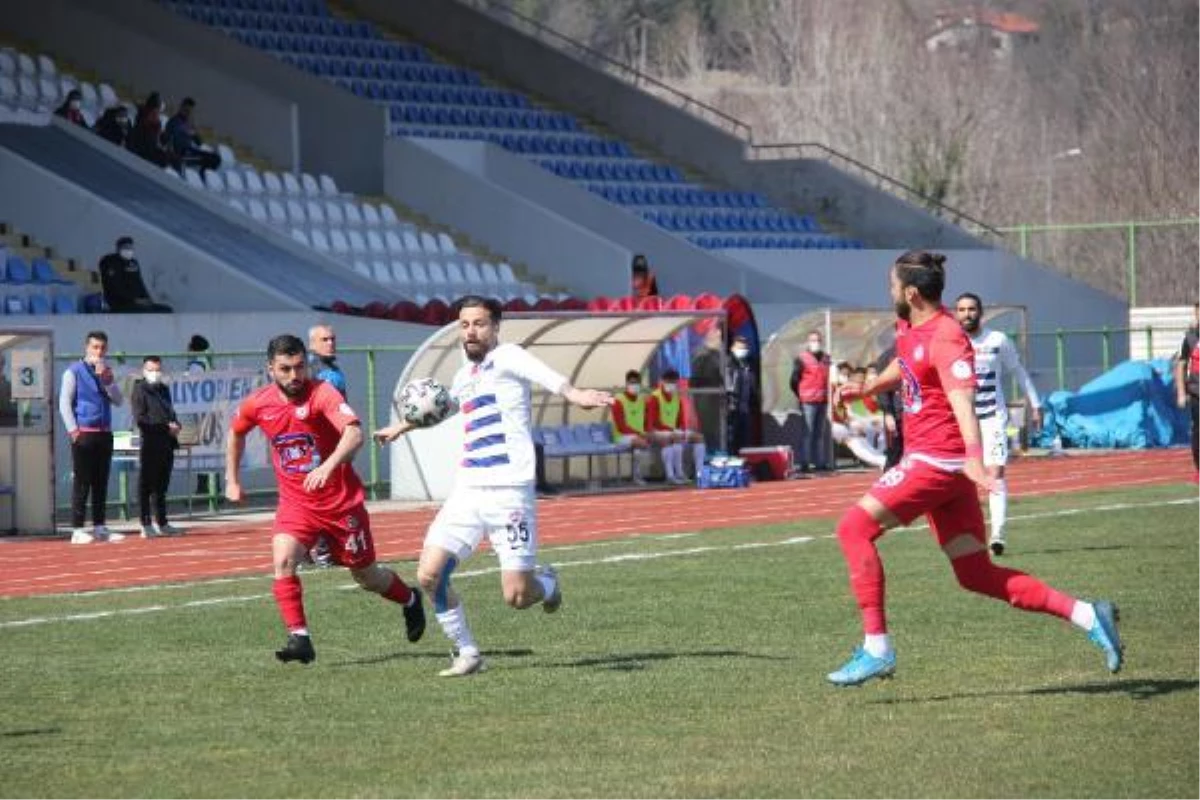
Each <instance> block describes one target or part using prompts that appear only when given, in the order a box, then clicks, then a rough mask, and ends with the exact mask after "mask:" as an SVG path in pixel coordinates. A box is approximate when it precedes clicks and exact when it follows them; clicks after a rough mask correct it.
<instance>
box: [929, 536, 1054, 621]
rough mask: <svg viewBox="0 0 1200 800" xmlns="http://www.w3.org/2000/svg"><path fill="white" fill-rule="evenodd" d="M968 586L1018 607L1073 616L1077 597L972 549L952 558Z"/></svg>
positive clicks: (960, 578)
mask: <svg viewBox="0 0 1200 800" xmlns="http://www.w3.org/2000/svg"><path fill="white" fill-rule="evenodd" d="M950 565H951V566H952V567H953V568H954V575H955V577H957V578H958V582H959V584H961V585H962V587H963V588H964V589H969V590H970V591H972V592H978V593H979V594H986V595H987V596H988V597H994V598H996V599H997V600H1003V601H1005V602H1006V603H1008V604H1009V605H1011V606H1013V607H1014V608H1020V609H1022V610H1024V611H1036V612H1038V613H1040V614H1053V615H1054V616H1056V617H1062V618H1063V619H1070V618H1071V610H1072V609H1073V608H1074V607H1075V598H1074V597H1071V596H1070V595H1065V594H1063V593H1062V592H1060V591H1057V590H1055V589H1052V588H1050V587H1049V586H1047V585H1046V584H1044V583H1042V582H1041V581H1039V580H1038V579H1037V578H1035V577H1033V576H1032V575H1026V574H1025V573H1024V572H1018V571H1017V570H1015V569H1008V568H1007V567H1001V566H998V565H996V564H995V563H993V562H992V560H991V559H990V558H988V555H987V553H985V552H982V551H981V552H978V553H971V554H970V555H968V556H961V557H959V558H956V559H954V560H953V561H951V562H950Z"/></svg>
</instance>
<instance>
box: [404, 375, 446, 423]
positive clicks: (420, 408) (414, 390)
mask: <svg viewBox="0 0 1200 800" xmlns="http://www.w3.org/2000/svg"><path fill="white" fill-rule="evenodd" d="M392 405H393V406H394V407H395V409H396V413H397V414H398V415H399V416H400V419H402V420H404V421H405V422H408V423H411V424H413V425H416V426H417V427H418V428H428V427H430V426H433V425H437V424H438V423H439V422H441V421H442V420H444V419H445V418H446V417H448V416H450V415H451V414H453V413H454V403H453V401H452V400H451V399H450V390H449V389H447V388H446V387H445V386H443V385H442V384H440V383H438V382H437V381H435V380H434V379H433V378H420V379H418V380H415V381H410V382H409V383H407V384H405V386H404V388H402V389H401V390H400V391H399V392H398V393H397V394H396V396H395V397H394V398H393V399H392Z"/></svg>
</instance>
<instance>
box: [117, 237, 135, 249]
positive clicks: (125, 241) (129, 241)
mask: <svg viewBox="0 0 1200 800" xmlns="http://www.w3.org/2000/svg"><path fill="white" fill-rule="evenodd" d="M125 245H129V246H130V247H133V237H132V236H122V237H121V238H120V239H117V249H118V250H120V249H121V248H122V247H124V246H125Z"/></svg>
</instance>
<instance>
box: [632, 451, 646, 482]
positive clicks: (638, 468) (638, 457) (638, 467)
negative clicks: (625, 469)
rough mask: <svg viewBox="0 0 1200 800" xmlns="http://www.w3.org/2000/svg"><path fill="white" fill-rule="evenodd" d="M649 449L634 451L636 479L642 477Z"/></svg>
mask: <svg viewBox="0 0 1200 800" xmlns="http://www.w3.org/2000/svg"><path fill="white" fill-rule="evenodd" d="M648 452H649V451H648V450H634V451H633V477H634V479H637V478H640V477H642V471H643V470H644V469H645V468H646V458H647V453H648Z"/></svg>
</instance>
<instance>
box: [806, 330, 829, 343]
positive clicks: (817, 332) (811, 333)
mask: <svg viewBox="0 0 1200 800" xmlns="http://www.w3.org/2000/svg"><path fill="white" fill-rule="evenodd" d="M814 333H815V334H816V335H817V336H820V337H821V341H822V342H823V341H825V334H824V333H822V332H821V329H820V328H813V329H812V330H811V331H809V332H808V333H806V334H805V336H806V337H808V336H812V335H813V334H814Z"/></svg>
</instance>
